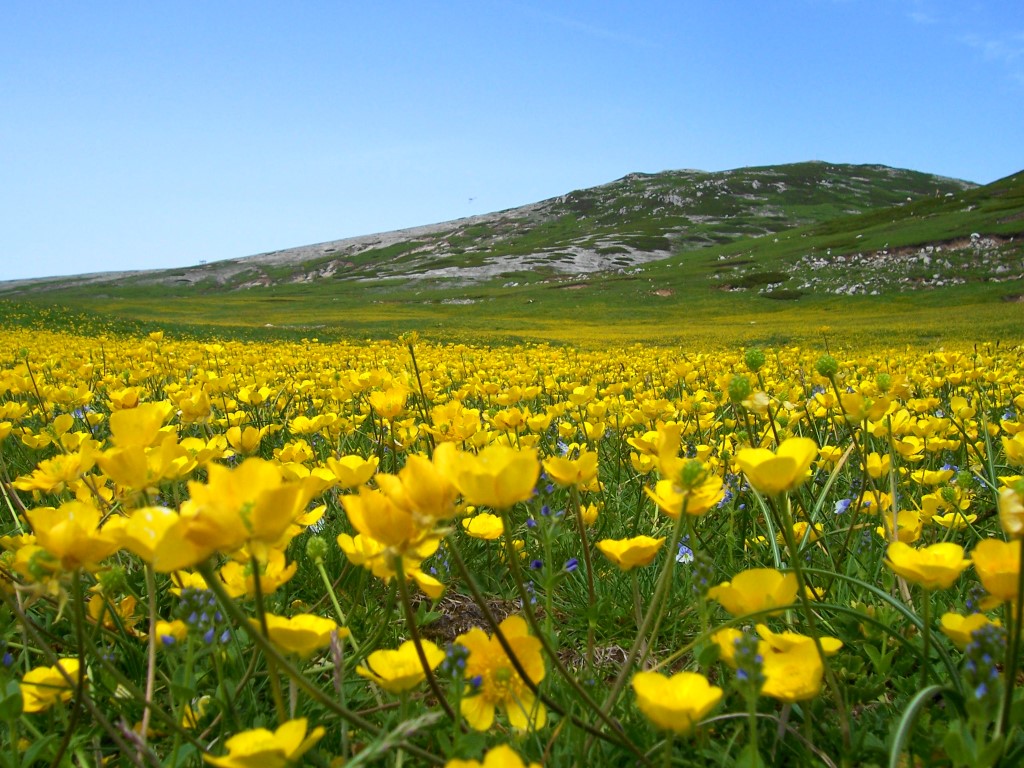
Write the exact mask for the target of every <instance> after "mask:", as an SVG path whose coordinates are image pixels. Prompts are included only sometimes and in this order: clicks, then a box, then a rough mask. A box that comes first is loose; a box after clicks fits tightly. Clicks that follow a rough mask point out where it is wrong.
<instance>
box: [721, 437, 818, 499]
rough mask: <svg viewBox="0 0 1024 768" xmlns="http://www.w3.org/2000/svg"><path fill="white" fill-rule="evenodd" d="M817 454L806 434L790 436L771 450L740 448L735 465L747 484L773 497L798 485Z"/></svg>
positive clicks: (815, 445)
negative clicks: (741, 472)
mask: <svg viewBox="0 0 1024 768" xmlns="http://www.w3.org/2000/svg"><path fill="white" fill-rule="evenodd" d="M817 456H818V446H817V444H816V443H815V442H814V441H813V440H811V439H810V438H809V437H790V438H787V439H786V440H783V441H782V443H780V444H779V448H778V450H777V451H776V452H775V453H772V452H771V451H769V450H768V449H766V448H744V449H743V450H742V451H740V452H739V453H737V454H736V464H737V465H738V466H739V468H740V469H741V470H743V474H744V475H746V477H747V481H748V482H749V483H750V485H751V486H752V487H753V488H754V489H755V490H757V491H758V492H760V493H763V494H764V495H766V496H777V495H778V494H780V493H783V492H785V491H791V490H793V489H794V488H797V487H799V486H800V485H802V484H803V483H804V481H805V480H806V479H807V470H809V469H810V467H811V464H812V463H813V462H814V459H815V458H817Z"/></svg>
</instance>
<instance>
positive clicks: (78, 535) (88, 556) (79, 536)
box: [26, 501, 120, 571]
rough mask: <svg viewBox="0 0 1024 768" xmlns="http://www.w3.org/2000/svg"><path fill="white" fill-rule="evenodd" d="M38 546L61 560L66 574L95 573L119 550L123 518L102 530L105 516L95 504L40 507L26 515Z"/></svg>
mask: <svg viewBox="0 0 1024 768" xmlns="http://www.w3.org/2000/svg"><path fill="white" fill-rule="evenodd" d="M26 515H27V517H28V520H29V522H30V523H31V524H32V530H33V531H35V534H36V543H37V544H38V545H39V546H41V547H42V548H43V549H45V550H46V551H47V552H49V553H50V554H52V555H54V556H56V557H57V558H58V559H59V560H60V567H61V568H62V569H64V570H65V571H73V570H76V569H78V568H85V569H86V570H94V569H96V568H97V567H99V563H100V561H101V560H103V559H104V558H106V557H109V556H110V555H112V554H113V553H114V552H116V551H117V549H118V547H119V546H120V537H119V535H118V530H119V525H120V518H115V519H114V520H112V521H110V522H108V523H107V525H105V526H104V527H103V528H102V529H101V528H100V520H101V519H102V514H101V513H100V511H99V510H98V509H96V507H94V506H93V505H92V504H88V503H85V502H81V501H68V502H65V503H64V504H61V506H60V508H59V509H53V508H52V507H36V508H35V509H30V510H28V512H27V513H26Z"/></svg>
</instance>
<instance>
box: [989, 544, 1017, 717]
mask: <svg viewBox="0 0 1024 768" xmlns="http://www.w3.org/2000/svg"><path fill="white" fill-rule="evenodd" d="M1017 557H1018V560H1017V595H1016V597H1015V599H1014V601H1013V603H1012V610H1013V616H1011V617H1010V618H1011V624H1010V638H1009V642H1008V643H1007V656H1006V661H1005V663H1004V665H1003V680H1004V681H1005V686H1004V689H1003V702H1002V706H1001V708H1000V709H1001V711H1000V717H999V727H998V728H997V729H996V734H997V735H999V734H1005V733H1009V730H1010V714H1011V710H1012V709H1013V689H1014V685H1015V683H1016V682H1017V666H1018V661H1019V659H1018V657H1019V656H1020V635H1021V621H1022V618H1024V617H1022V615H1021V612H1022V610H1024V568H1022V567H1021V564H1022V562H1024V538H1022V539H1020V540H1019V542H1018V549H1017Z"/></svg>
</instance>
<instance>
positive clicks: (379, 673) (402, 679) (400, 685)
mask: <svg viewBox="0 0 1024 768" xmlns="http://www.w3.org/2000/svg"><path fill="white" fill-rule="evenodd" d="M420 644H421V645H422V647H423V655H424V656H425V657H426V659H427V664H429V665H430V669H437V665H438V664H440V663H441V662H442V661H444V651H442V650H441V649H440V648H438V647H437V646H436V645H434V644H433V643H432V642H430V641H429V640H422V641H421V643H420ZM356 673H357V674H359V675H362V676H363V677H365V678H367V679H369V680H373V682H375V683H376V684H377V685H379V686H380V687H381V688H383V689H384V690H385V691H387V692H388V693H403V692H405V691H408V690H410V689H412V688H415V687H416V686H417V685H419V684H420V683H422V682H423V680H425V679H426V676H427V673H426V671H425V670H424V669H423V664H422V663H421V662H420V657H419V653H417V651H416V644H415V643H414V642H413V641H412V640H406V641H405V642H404V643H402V644H401V645H400V646H398V649H397V650H393V651H391V650H382V651H374V652H373V653H371V654H370V655H369V656H367V658H366V665H365V666H359V667H356Z"/></svg>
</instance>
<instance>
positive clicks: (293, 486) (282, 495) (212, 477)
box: [182, 458, 309, 552]
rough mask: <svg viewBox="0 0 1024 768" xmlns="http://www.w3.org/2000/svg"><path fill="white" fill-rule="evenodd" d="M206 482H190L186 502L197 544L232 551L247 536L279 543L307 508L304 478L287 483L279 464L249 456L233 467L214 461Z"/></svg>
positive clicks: (192, 537) (191, 536) (247, 539)
mask: <svg viewBox="0 0 1024 768" xmlns="http://www.w3.org/2000/svg"><path fill="white" fill-rule="evenodd" d="M208 473H209V479H208V481H207V482H206V483H197V482H190V483H189V484H188V488H189V493H190V494H191V496H192V498H191V499H189V500H188V501H186V502H184V503H183V504H182V516H183V517H185V518H187V524H188V530H187V533H186V537H187V538H188V539H189V540H190V541H191V542H193V543H194V544H195V545H196V546H200V547H207V548H210V547H213V548H215V549H219V550H221V551H222V552H231V551H233V550H235V549H238V548H239V547H241V546H242V545H243V544H245V543H246V542H258V543H261V544H265V545H268V546H273V545H274V544H277V543H278V542H279V541H280V540H281V538H282V536H283V535H284V533H285V531H287V530H288V528H289V526H290V525H291V524H292V522H293V521H294V520H295V518H296V517H298V516H299V514H300V513H301V512H302V510H303V509H304V508H305V506H306V503H307V502H308V501H309V495H308V492H307V490H306V489H305V488H304V486H303V484H302V483H301V482H290V483H286V482H285V481H284V479H283V478H282V477H281V471H280V469H278V467H277V466H276V465H275V464H273V463H271V462H269V461H264V460H263V459H259V458H249V459H246V460H245V461H243V462H242V463H241V464H239V465H238V466H237V467H235V468H234V469H230V468H228V467H225V466H222V465H220V464H211V465H210V467H209V470H208Z"/></svg>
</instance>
